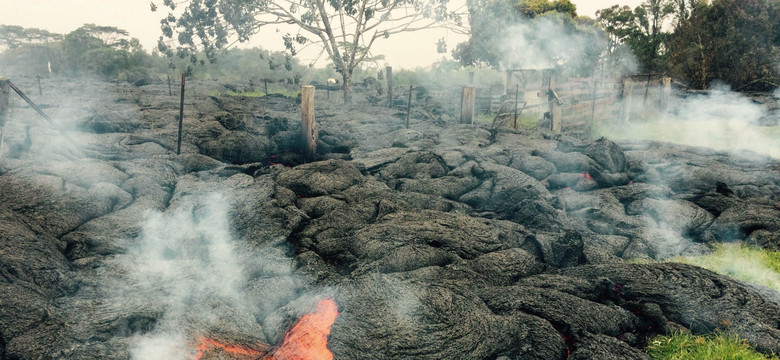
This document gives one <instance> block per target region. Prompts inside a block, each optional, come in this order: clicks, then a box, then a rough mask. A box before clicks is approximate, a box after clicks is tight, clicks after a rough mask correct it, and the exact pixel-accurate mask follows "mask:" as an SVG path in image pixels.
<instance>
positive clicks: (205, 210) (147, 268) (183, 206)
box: [124, 194, 260, 360]
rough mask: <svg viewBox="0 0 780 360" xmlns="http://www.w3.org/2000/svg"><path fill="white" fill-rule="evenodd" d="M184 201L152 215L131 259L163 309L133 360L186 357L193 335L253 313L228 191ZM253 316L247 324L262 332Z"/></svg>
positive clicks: (139, 286) (144, 290)
mask: <svg viewBox="0 0 780 360" xmlns="http://www.w3.org/2000/svg"><path fill="white" fill-rule="evenodd" d="M177 205H178V206H176V207H175V209H174V210H172V211H168V212H166V213H153V214H150V215H149V216H148V219H147V221H146V223H145V224H144V226H143V231H142V234H141V236H140V239H139V240H138V243H137V244H135V246H134V247H133V248H132V249H131V250H130V253H129V254H128V258H127V259H125V260H126V262H125V263H124V264H125V266H126V271H127V273H128V276H129V278H130V280H131V281H132V282H133V286H134V287H135V289H136V290H137V291H139V292H140V293H141V294H144V295H146V296H148V300H149V301H150V302H157V303H159V304H162V306H163V308H164V315H163V317H162V318H161V319H160V320H159V321H158V323H157V324H156V326H155V329H154V331H152V332H150V333H148V334H145V335H141V336H139V337H138V339H136V340H137V341H135V342H134V344H135V345H134V346H133V347H132V348H131V353H132V354H133V358H134V359H161V360H162V359H187V358H189V357H191V356H192V351H193V350H192V346H191V344H189V342H191V341H193V340H194V339H193V338H192V337H188V335H189V336H192V333H193V332H198V331H201V332H202V331H207V330H209V329H210V328H219V327H224V325H225V324H224V322H226V320H230V322H233V321H239V322H242V320H240V318H242V316H238V314H251V311H250V309H249V305H248V304H246V303H245V296H244V295H243V290H242V289H243V287H244V285H245V283H246V272H245V271H244V269H243V266H242V264H243V263H244V262H243V261H242V260H241V257H240V256H239V255H238V252H239V250H238V248H237V245H236V242H235V241H234V240H233V236H232V234H231V233H230V230H229V229H230V222H229V216H228V214H229V206H228V202H227V200H226V199H225V196H224V195H220V194H212V195H209V196H204V197H194V196H193V197H183V198H181V199H180V202H179V204H177ZM218 315H219V316H218ZM244 318H246V317H244ZM249 318H250V319H246V320H244V321H243V322H245V323H244V324H240V325H244V326H247V327H248V329H250V330H251V329H252V328H255V329H254V330H255V331H258V333H259V331H260V329H259V326H258V325H257V324H256V321H255V319H254V317H252V316H249ZM236 325H239V324H236Z"/></svg>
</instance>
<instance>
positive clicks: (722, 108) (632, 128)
mask: <svg viewBox="0 0 780 360" xmlns="http://www.w3.org/2000/svg"><path fill="white" fill-rule="evenodd" d="M637 97H639V96H637ZM633 103H640V104H641V103H642V100H641V98H640V99H638V101H636V100H635V101H633ZM633 114H644V116H641V117H640V116H632V118H631V119H630V121H629V122H628V123H619V122H617V121H612V122H610V123H609V124H601V125H600V126H597V135H598V136H606V137H608V138H611V139H616V140H657V141H666V142H673V143H678V144H684V145H690V146H701V147H709V148H713V149H716V150H721V151H743V150H748V151H753V152H756V153H759V154H765V155H770V156H773V157H775V158H777V157H780V145H778V142H777V137H778V134H779V132H778V131H777V126H773V127H768V126H760V123H761V122H762V121H766V120H767V119H769V120H770V121H771V120H774V121H776V120H777V119H776V115H774V114H772V113H770V111H769V108H768V107H767V106H766V105H763V104H760V103H757V102H756V101H754V100H751V99H750V98H748V97H747V96H745V95H743V94H740V93H736V92H733V91H730V90H729V89H728V88H727V87H722V86H721V87H718V88H716V89H714V90H712V91H710V92H708V93H702V94H694V95H685V94H677V96H673V97H672V99H671V100H670V104H669V109H668V111H666V112H659V111H658V109H657V108H654V107H652V106H647V107H640V108H639V109H638V110H635V111H633Z"/></svg>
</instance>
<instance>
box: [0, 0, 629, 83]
mask: <svg viewBox="0 0 780 360" xmlns="http://www.w3.org/2000/svg"><path fill="white" fill-rule="evenodd" d="M150 2H155V3H156V4H157V5H161V4H162V0H119V1H116V0H114V1H106V0H0V24H4V25H19V26H23V27H32V28H39V29H45V30H49V31H51V32H56V33H62V34H66V33H68V32H71V31H73V30H75V29H77V28H78V27H80V26H81V25H83V24H96V25H104V26H115V27H118V28H120V29H124V30H127V31H128V32H129V33H130V36H132V37H135V38H138V39H139V40H140V41H141V44H142V45H143V46H144V48H145V49H146V50H147V51H151V50H152V49H154V48H155V47H156V44H157V38H158V37H159V36H160V33H161V32H160V19H161V18H162V17H163V16H164V15H165V14H166V13H165V12H164V8H162V6H160V8H162V9H161V10H158V11H157V12H154V13H153V12H151V10H150V6H149V4H150ZM572 2H573V3H574V4H575V5H577V12H578V13H579V14H580V15H585V16H591V17H595V13H596V10H599V9H602V8H605V7H609V6H612V5H614V4H620V5H629V6H632V7H634V6H637V5H639V4H640V3H641V2H642V0H572ZM275 30H276V29H273V28H270V29H266V30H265V31H263V32H261V33H260V34H258V35H257V36H255V38H254V39H253V40H252V42H251V45H250V46H259V47H262V48H264V49H268V50H277V51H281V50H284V46H283V43H282V40H281V36H279V34H278V33H277V32H276V31H275ZM282 33H284V32H282ZM440 38H444V39H445V40H446V41H447V43H448V47H449V49H454V48H455V45H456V44H457V43H459V42H462V41H465V39H466V37H465V36H463V35H459V34H455V33H453V32H452V31H446V30H443V29H438V30H428V31H425V32H416V33H412V34H405V35H398V36H393V37H391V38H389V39H386V40H382V41H381V42H377V43H376V44H375V45H374V46H373V52H374V55H384V56H385V59H384V60H383V62H384V64H381V65H392V66H394V67H398V68H415V67H424V66H427V65H430V64H431V63H433V62H435V61H437V60H439V59H441V58H442V57H443V56H445V55H443V54H437V53H436V46H435V43H436V41H437V40H438V39H440ZM316 55H317V54H316V53H315V52H311V53H304V54H302V56H300V57H299V60H300V61H301V62H302V63H304V64H307V63H309V62H311V61H313V59H314V58H315V57H316ZM318 64H319V63H318Z"/></svg>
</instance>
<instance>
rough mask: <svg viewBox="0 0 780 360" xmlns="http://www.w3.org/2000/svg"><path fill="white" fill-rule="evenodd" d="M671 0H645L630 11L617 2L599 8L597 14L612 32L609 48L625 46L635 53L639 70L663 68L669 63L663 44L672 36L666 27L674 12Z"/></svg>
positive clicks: (604, 26) (649, 70)
mask: <svg viewBox="0 0 780 360" xmlns="http://www.w3.org/2000/svg"><path fill="white" fill-rule="evenodd" d="M672 1H676V0H645V1H644V2H643V3H642V4H641V5H640V6H637V7H636V8H635V9H633V10H631V9H630V8H629V7H628V6H623V7H620V6H618V5H614V6H612V7H609V8H606V9H602V10H599V11H598V12H597V13H596V17H597V19H598V21H599V23H600V24H601V26H602V27H603V28H604V29H605V30H606V31H607V32H609V33H610V34H611V37H610V40H611V44H610V51H612V50H615V49H617V48H618V46H619V45H626V46H628V47H629V48H630V49H631V50H632V52H633V54H634V55H635V56H636V59H637V62H638V64H639V67H640V69H641V70H642V71H644V72H663V71H665V70H666V67H667V63H668V60H667V56H668V53H667V51H666V43H667V41H668V39H669V37H670V36H671V34H670V33H669V32H668V31H666V30H665V29H666V28H668V26H666V24H667V22H668V21H669V20H671V17H672V16H673V14H674V12H675V7H674V4H673V3H672ZM680 1H682V0H680Z"/></svg>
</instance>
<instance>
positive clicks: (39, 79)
mask: <svg viewBox="0 0 780 360" xmlns="http://www.w3.org/2000/svg"><path fill="white" fill-rule="evenodd" d="M35 77H36V78H38V95H40V96H43V88H41V76H40V75H36V76H35Z"/></svg>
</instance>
